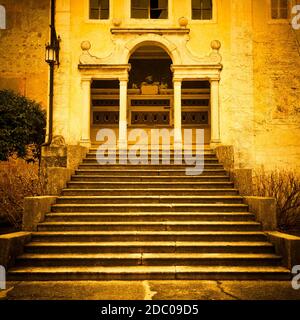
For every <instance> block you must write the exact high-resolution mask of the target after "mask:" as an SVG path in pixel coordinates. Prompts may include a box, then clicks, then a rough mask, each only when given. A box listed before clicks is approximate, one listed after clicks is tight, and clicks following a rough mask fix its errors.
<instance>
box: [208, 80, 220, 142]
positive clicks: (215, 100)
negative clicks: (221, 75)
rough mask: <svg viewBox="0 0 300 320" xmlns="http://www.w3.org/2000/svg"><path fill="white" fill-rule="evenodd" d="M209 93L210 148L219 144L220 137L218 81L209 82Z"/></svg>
mask: <svg viewBox="0 0 300 320" xmlns="http://www.w3.org/2000/svg"><path fill="white" fill-rule="evenodd" d="M210 91H211V142H210V143H211V147H215V146H216V145H218V144H220V143H221V136H220V103H219V80H215V79H214V80H211V81H210Z"/></svg>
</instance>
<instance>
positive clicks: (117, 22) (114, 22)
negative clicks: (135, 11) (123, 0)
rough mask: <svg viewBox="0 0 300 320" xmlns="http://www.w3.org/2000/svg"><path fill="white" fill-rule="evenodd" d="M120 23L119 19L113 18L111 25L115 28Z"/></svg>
mask: <svg viewBox="0 0 300 320" xmlns="http://www.w3.org/2000/svg"><path fill="white" fill-rule="evenodd" d="M121 23H122V20H121V19H119V18H114V19H113V21H112V24H113V25H114V26H115V27H119V26H120V25H121Z"/></svg>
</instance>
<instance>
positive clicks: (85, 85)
mask: <svg viewBox="0 0 300 320" xmlns="http://www.w3.org/2000/svg"><path fill="white" fill-rule="evenodd" d="M81 96H82V106H81V108H82V118H81V140H80V144H81V145H82V146H84V147H87V148H89V147H90V146H91V79H90V78H83V79H82V80H81Z"/></svg>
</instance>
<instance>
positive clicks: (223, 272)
mask: <svg viewBox="0 0 300 320" xmlns="http://www.w3.org/2000/svg"><path fill="white" fill-rule="evenodd" d="M204 156H205V170H204V172H203V173H202V174H201V175H200V176H187V175H186V174H185V167H186V166H185V165H174V164H173V165H163V164H160V165H156V166H155V165H100V164H98V163H97V161H96V148H92V149H91V150H90V152H89V153H88V154H87V157H86V158H85V159H84V161H83V163H82V164H81V165H80V166H79V168H78V170H77V171H76V173H75V175H73V176H72V179H71V181H70V182H69V183H68V185H67V188H66V189H64V190H63V191H62V194H61V196H60V197H59V198H58V199H57V202H56V204H55V205H53V206H52V211H51V212H50V213H48V214H47V216H46V221H45V222H44V223H41V224H40V225H39V226H38V231H37V232H34V233H33V235H32V242H31V243H29V244H27V245H26V246H25V248H24V253H23V254H22V255H21V256H19V257H18V258H17V261H16V266H15V267H14V268H12V269H10V270H9V274H8V278H9V279H10V280H32V281H34V280H140V279H161V280H167V279H189V280H196V279H216V280H225V279H234V280H237V279H262V280H263V279H276V280H283V279H288V278H289V277H290V273H289V271H288V270H287V269H285V268H283V267H281V257H280V256H278V255H276V254H275V251H274V247H273V246H272V244H271V243H269V242H268V239H267V236H266V235H265V234H264V233H263V232H262V230H261V226H260V224H259V223H257V222H256V221H255V216H254V215H253V214H252V213H250V212H248V207H247V205H245V204H244V203H243V198H242V197H241V196H239V193H238V190H236V189H235V188H234V185H233V183H232V182H231V181H230V178H229V176H228V174H227V173H226V171H225V170H224V168H223V166H222V165H221V164H220V163H219V162H218V159H217V157H216V155H215V154H214V152H213V151H212V150H205V151H204ZM160 157H161V158H164V155H162V154H160ZM171 157H174V154H173V153H171Z"/></svg>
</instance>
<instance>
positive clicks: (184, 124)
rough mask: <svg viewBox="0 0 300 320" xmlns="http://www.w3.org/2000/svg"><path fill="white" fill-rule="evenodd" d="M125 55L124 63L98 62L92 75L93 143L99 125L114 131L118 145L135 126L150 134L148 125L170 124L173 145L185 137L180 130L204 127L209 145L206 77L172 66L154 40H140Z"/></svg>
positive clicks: (165, 125) (156, 126) (164, 127)
mask: <svg viewBox="0 0 300 320" xmlns="http://www.w3.org/2000/svg"><path fill="white" fill-rule="evenodd" d="M128 58H129V60H128V64H126V65H112V66H110V65H107V66H106V67H103V66H101V69H100V68H99V74H98V75H95V77H93V80H92V84H91V105H92V108H91V109H92V110H91V111H92V112H91V125H92V127H91V141H92V142H93V141H95V137H96V133H97V132H98V130H99V129H101V128H109V129H113V130H114V131H115V133H116V136H118V137H119V142H120V141H122V143H124V141H126V139H128V136H129V134H130V132H131V130H133V129H143V130H144V131H146V132H147V133H148V136H149V137H150V136H151V134H150V133H151V132H150V131H151V130H152V129H173V128H174V129H175V133H174V141H172V140H173V139H172V140H171V143H172V142H174V143H177V141H182V140H183V137H184V134H182V130H184V129H186V128H188V129H204V132H205V134H204V138H205V144H209V143H210V140H211V118H212V117H211V81H210V79H209V78H208V77H203V75H201V74H199V75H198V74H197V73H195V72H193V73H192V72H191V70H192V69H191V68H189V67H186V66H184V65H179V66H178V65H174V64H173V62H172V59H171V57H170V55H169V54H168V52H167V51H166V50H164V49H163V47H162V46H160V45H157V44H153V43H149V42H145V43H143V44H139V45H137V46H135V47H134V49H132V52H131V55H130V56H129V57H128ZM120 70H122V77H120V73H119V71H120ZM183 71H184V72H183ZM193 71H194V70H193ZM109 72H110V73H109ZM114 72H115V74H114ZM173 72H174V73H173ZM100 73H102V75H101V74H100ZM177 128H179V129H178V130H176V129H177ZM193 131H194V132H196V130H193ZM178 132H180V134H179V136H178V134H177V133H178ZM176 134H177V136H175V135H176ZM194 140H195V137H194ZM149 143H150V142H149Z"/></svg>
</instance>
